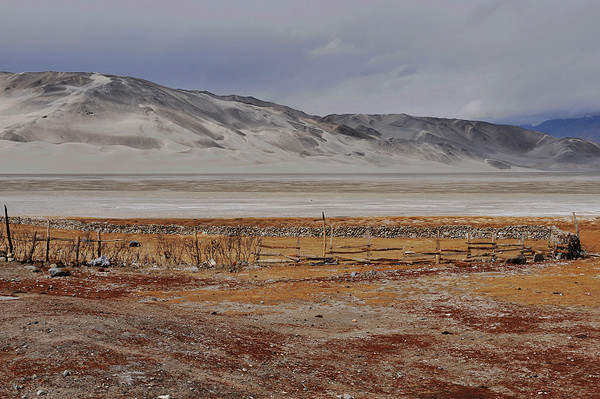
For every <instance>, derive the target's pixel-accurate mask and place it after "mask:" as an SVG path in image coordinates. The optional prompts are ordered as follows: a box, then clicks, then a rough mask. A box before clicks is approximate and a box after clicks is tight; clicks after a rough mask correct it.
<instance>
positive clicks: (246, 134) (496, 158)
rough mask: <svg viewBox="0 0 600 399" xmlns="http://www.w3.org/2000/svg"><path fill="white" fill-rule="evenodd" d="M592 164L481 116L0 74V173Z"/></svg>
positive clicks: (118, 80)
mask: <svg viewBox="0 0 600 399" xmlns="http://www.w3.org/2000/svg"><path fill="white" fill-rule="evenodd" d="M509 169H510V170H599V169H600V144H597V143H593V142H589V141H585V140H582V139H579V138H555V137H552V136H550V135H548V134H545V133H541V132H539V131H534V130H529V129H524V128H521V127H516V126H510V125H498V124H492V123H487V122H482V121H469V120H461V119H442V118H433V117H417V116H411V115H406V114H386V115H366V114H347V115H328V116H317V115H308V114H306V113H304V112H302V111H300V110H296V109H293V108H290V107H287V106H284V105H279V104H275V103H271V102H266V101H262V100H259V99H256V98H253V97H243V96H234V95H232V96H219V95H215V94H212V93H208V92H205V91H191V90H181V89H172V88H168V87H164V86H161V85H158V84H155V83H152V82H149V81H146V80H142V79H137V78H133V77H122V76H114V75H105V74H99V73H70V72H69V73H67V72H35V73H6V72H3V73H0V173H219V172H234V173H309V172H310V173H317V172H318V173H359V172H467V171H469V172H480V171H482V172H483V171H494V170H509Z"/></svg>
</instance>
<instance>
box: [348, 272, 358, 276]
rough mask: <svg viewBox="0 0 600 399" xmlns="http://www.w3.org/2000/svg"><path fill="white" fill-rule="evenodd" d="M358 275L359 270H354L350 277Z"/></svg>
mask: <svg viewBox="0 0 600 399" xmlns="http://www.w3.org/2000/svg"><path fill="white" fill-rule="evenodd" d="M356 276H358V272H352V273H350V277H356Z"/></svg>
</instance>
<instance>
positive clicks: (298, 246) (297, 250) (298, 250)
mask: <svg viewBox="0 0 600 399" xmlns="http://www.w3.org/2000/svg"><path fill="white" fill-rule="evenodd" d="M297 238H298V240H297V241H296V256H298V257H300V236H298V237H297Z"/></svg>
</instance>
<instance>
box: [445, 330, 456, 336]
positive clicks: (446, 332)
mask: <svg viewBox="0 0 600 399" xmlns="http://www.w3.org/2000/svg"><path fill="white" fill-rule="evenodd" d="M442 335H454V334H453V333H451V332H450V331H445V330H444V331H442Z"/></svg>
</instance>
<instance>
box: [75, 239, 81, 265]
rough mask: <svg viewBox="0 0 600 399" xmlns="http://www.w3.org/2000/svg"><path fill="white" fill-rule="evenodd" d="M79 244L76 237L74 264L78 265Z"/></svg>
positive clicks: (79, 241) (79, 240)
mask: <svg viewBox="0 0 600 399" xmlns="http://www.w3.org/2000/svg"><path fill="white" fill-rule="evenodd" d="M80 244H81V238H80V237H79V236H77V240H76V241H75V264H76V265H79V245H80Z"/></svg>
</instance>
